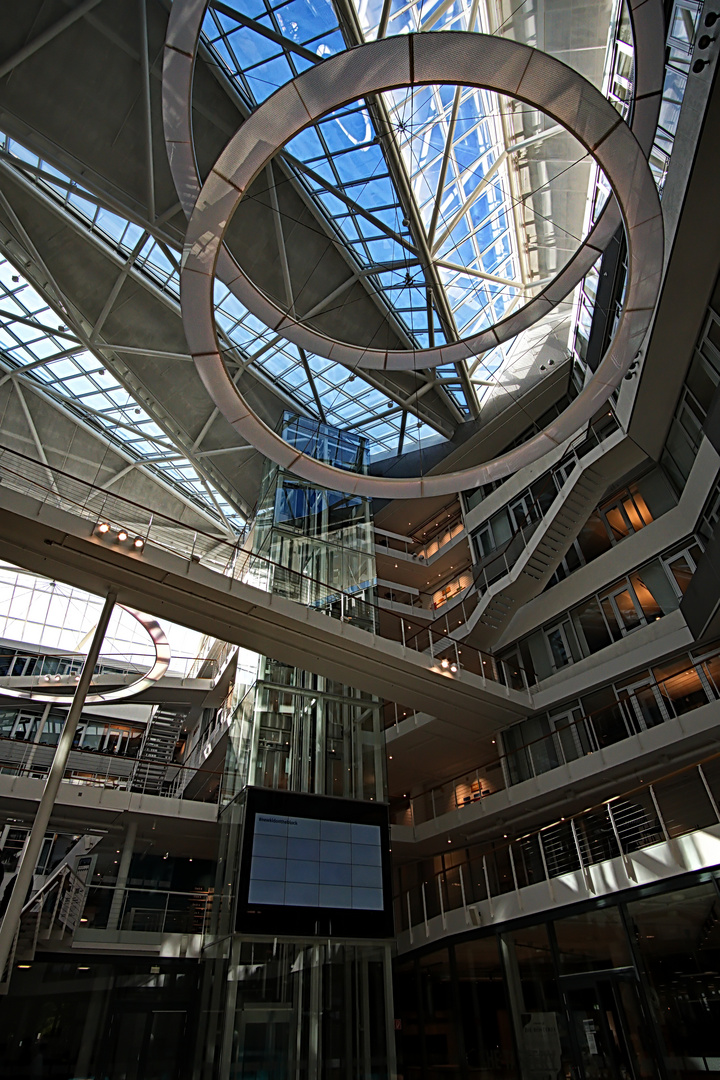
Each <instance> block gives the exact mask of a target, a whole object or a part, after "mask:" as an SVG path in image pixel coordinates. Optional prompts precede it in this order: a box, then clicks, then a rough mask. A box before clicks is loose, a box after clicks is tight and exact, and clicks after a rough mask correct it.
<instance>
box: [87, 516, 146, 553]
mask: <svg viewBox="0 0 720 1080" xmlns="http://www.w3.org/2000/svg"><path fill="white" fill-rule="evenodd" d="M97 531H98V532H99V533H100V535H101V536H106V535H107V534H108V533H109V532H110V531H111V528H110V523H109V522H108V521H101V522H99V524H98V526H97ZM129 536H130V534H129V532H128V531H127V529H122V528H120V529H118V530H117V533H116V534H115V539H116V540H117V542H118V544H124V543H125V541H126V540H127V539H128V538H129ZM132 546H133V547H134V548H137V550H138V551H142V549H143V548H144V547H145V541H144V540H143V538H142V536H136V537H135V539H134V540H133V542H132Z"/></svg>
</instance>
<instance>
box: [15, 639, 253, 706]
mask: <svg viewBox="0 0 720 1080" xmlns="http://www.w3.org/2000/svg"><path fill="white" fill-rule="evenodd" d="M230 648H232V646H230ZM84 662H85V657H84V655H83V654H82V653H65V654H58V653H42V652H29V651H24V650H20V649H12V650H7V648H4V649H0V679H34V678H45V679H47V678H48V677H52V678H58V679H60V678H62V677H63V676H74V675H79V674H80V671H81V669H82V666H83V663H84ZM154 662H155V653H154V652H149V651H148V652H147V653H142V652H140V651H138V650H133V652H131V653H112V654H110V655H106V656H102V655H101V656H100V659H99V660H98V662H97V664H96V665H95V671H94V675H96V676H101V675H102V676H105V677H106V679H107V677H108V676H113V675H117V676H119V677H124V676H126V675H138V674H139V673H141V672H144V671H147V670H148V668H151V667H152V665H153V663H154ZM219 664H220V661H219V660H217V659H215V658H213V657H209V658H208V657H197V656H178V655H176V654H173V655H172V656H171V659H170V666H169V668H168V671H167V675H168V676H169V677H170V678H172V677H175V678H183V679H187V678H200V677H202V678H203V679H213V678H214V677H215V675H216V673H217V671H218V667H219ZM200 670H202V671H203V674H202V676H199V675H193V674H192V672H193V671H196V672H199V671H200ZM7 685H9V686H11V685H13V684H12V683H8V684H7ZM43 691H45V687H43ZM0 695H1V691H0ZM58 700H59V701H62V699H61V698H59V699H58Z"/></svg>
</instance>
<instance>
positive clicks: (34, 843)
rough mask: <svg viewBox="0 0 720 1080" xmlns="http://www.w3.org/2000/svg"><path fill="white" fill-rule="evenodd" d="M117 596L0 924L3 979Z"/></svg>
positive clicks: (100, 630) (108, 607) (111, 598)
mask: <svg viewBox="0 0 720 1080" xmlns="http://www.w3.org/2000/svg"><path fill="white" fill-rule="evenodd" d="M116 599H117V594H116V593H114V592H109V593H108V595H107V597H106V599H105V603H104V605H103V609H102V612H101V614H100V619H99V620H98V624H97V626H96V628H95V633H94V634H93V639H92V641H91V643H90V648H89V649H88V654H87V656H86V658H85V663H84V665H83V669H82V672H81V673H80V679H79V681H78V684H77V687H76V689H75V694H74V696H73V700H72V704H71V706H70V709H69V711H68V714H67V719H66V721H65V726H64V727H63V729H62V733H61V735H60V739H59V740H58V744H57V747H56V748H55V756H54V757H53V761H52V765H51V766H50V771H49V773H48V776H47V780H46V781H45V787H44V789H43V793H42V796H41V798H40V805H39V806H38V808H37V813H36V814H35V820H34V822H33V825H32V828H31V830H30V836H29V839H28V842H27V845H26V847H25V850H24V852H23V855H22V859H21V861H20V865H19V867H18V873H17V877H16V878H15V885H14V888H13V891H12V895H11V897H10V902H9V903H8V906H7V909H6V911H5V917H4V918H3V921H2V924H1V925H0V980H1V979H2V974H3V972H4V971H5V965H6V964H7V962H8V957H9V956H10V953H11V951H12V947H13V941H14V940H15V934H16V932H17V928H18V925H19V923H20V915H21V913H22V909H23V907H24V905H25V897H26V896H27V894H28V890H29V889H30V886H31V885H32V879H33V874H34V873H35V867H36V866H37V861H38V858H39V857H40V851H41V849H42V844H43V840H44V839H45V833H46V832H47V827H48V823H49V821H50V815H51V814H52V812H53V808H54V806H55V800H56V799H57V793H58V791H59V789H60V783H61V781H62V778H63V776H64V774H65V768H66V766H67V762H68V757H69V756H70V751H71V749H72V744H73V739H74V738H75V732H76V731H77V726H78V721H79V720H80V715H81V713H82V710H83V706H84V704H85V698H86V697H87V693H88V690H89V689H90V683H91V681H92V677H93V674H94V672H95V665H96V664H97V661H98V656H99V655H100V648H101V646H102V643H103V640H104V638H105V633H106V631H107V628H108V624H109V622H110V616H111V615H112V610H113V608H114V606H115V601H116Z"/></svg>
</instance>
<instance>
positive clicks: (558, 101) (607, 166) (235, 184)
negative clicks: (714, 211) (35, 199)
mask: <svg viewBox="0 0 720 1080" xmlns="http://www.w3.org/2000/svg"><path fill="white" fill-rule="evenodd" d="M433 83H456V84H461V85H468V86H477V87H480V88H484V89H488V90H495V91H497V92H498V93H502V94H508V95H510V96H512V97H516V98H519V99H520V100H522V101H525V102H527V103H528V104H529V105H531V106H533V107H536V108H539V109H541V110H542V111H543V112H545V113H547V114H548V115H550V116H552V117H553V118H554V119H555V120H557V121H558V122H559V123H560V124H562V125H563V126H564V127H566V128H567V129H568V130H569V131H570V132H571V133H572V134H573V135H574V136H575V137H576V139H578V141H579V142H580V143H581V144H582V145H583V146H585V148H586V149H587V150H588V151H589V152H590V153H591V154H592V156H593V157H594V158H595V160H596V161H597V162H598V164H599V165H600V167H601V168H602V169H603V170H604V172H605V175H606V177H607V179H608V182H609V184H610V186H611V187H612V189H613V191H614V193H615V196H616V198H617V201H618V204H619V206H620V210H621V213H622V216H623V220H624V224H625V232H626V236H627V246H628V273H627V281H626V289H625V302H624V305H623V310H622V313H621V316H620V319H619V321H618V324H617V327H616V331H615V336H614V338H613V341H612V342H611V344H610V347H609V349H608V351H607V352H606V354H605V356H604V357H603V359H602V362H601V363H600V365H599V367H598V369H597V371H596V372H595V374H594V375H593V377H592V379H591V380H590V382H589V383H588V384H587V386H586V387H585V388H584V389H583V390H582V392H581V393H580V394H579V395H578V397H577V398H575V400H574V401H573V402H572V403H571V404H570V405H569V406H568V408H567V409H566V410H565V411H564V412H563V413H562V414H561V415H560V416H559V417H558V418H557V419H556V420H554V421H553V422H552V423H551V424H549V425H548V426H547V427H546V428H545V430H544V431H542V432H540V433H539V434H537V435H535V436H533V437H532V438H531V439H529V440H528V441H527V442H525V443H522V444H521V445H520V446H518V447H516V448H515V449H514V450H511V451H510V452H509V453H507V454H504V455H502V456H501V457H499V458H495V459H494V460H493V461H490V462H485V463H484V464H482V465H476V466H474V467H472V468H469V469H464V470H462V471H460V472H453V473H443V474H435V475H431V476H426V477H412V478H408V479H386V478H384V477H378V476H366V475H363V474H359V473H348V472H345V471H344V470H342V469H337V468H335V467H333V466H330V465H326V464H324V463H322V462H320V461H317V460H316V459H315V458H312V457H309V456H308V455H306V454H303V453H301V452H299V451H298V450H297V449H296V448H294V447H292V446H290V445H289V444H288V443H286V442H285V441H284V440H283V439H281V438H280V436H279V435H277V434H276V433H275V432H274V431H272V430H271V429H270V428H269V427H268V426H267V425H266V424H265V423H264V422H263V421H262V420H261V419H260V418H259V417H258V416H257V415H256V414H255V413H254V412H253V411H252V409H251V407H250V406H249V404H248V403H247V402H246V401H245V399H244V398H243V397H242V396H241V394H240V393H239V392H238V390H237V387H236V386H235V384H234V383H233V381H232V380H231V378H230V377H229V375H228V372H227V370H226V368H225V365H224V363H223V360H222V356H221V354H220V349H219V345H218V341H217V336H216V332H215V322H214V317H213V282H214V278H215V271H216V264H217V260H218V256H219V253H220V251H221V250H222V244H223V239H224V235H225V232H226V230H227V228H228V225H229V222H230V219H231V217H232V214H233V212H234V211H235V209H236V208H237V206H238V204H239V202H240V200H241V199H242V197H243V194H244V193H245V192H246V191H247V189H248V187H249V186H250V184H251V183H252V181H253V180H254V178H255V177H256V176H257V175H258V173H259V172H260V171H261V170H262V169H263V168H264V167H265V166H266V165H267V163H268V162H269V161H270V160H271V159H272V157H273V156H274V154H275V153H276V152H277V150H278V149H279V148H280V147H281V146H283V145H284V143H285V142H287V140H288V139H291V138H292V137H293V136H294V135H296V134H297V133H298V132H299V131H302V129H303V128H305V127H307V126H308V125H310V124H312V123H314V122H315V121H316V120H317V119H318V118H319V117H320V116H322V115H323V114H325V113H327V112H329V111H330V110H332V109H335V108H338V107H339V106H341V105H344V104H346V103H347V102H350V101H353V100H355V99H356V98H358V97H365V96H366V95H368V94H373V93H378V92H380V91H382V90H388V89H394V88H397V87H401V86H408V85H409V86H417V85H428V84H433ZM662 259H663V223H662V214H661V210H660V200H659V198H658V193H657V189H656V187H655V182H654V180H653V177H652V174H651V172H650V169H649V167H648V164H647V161H646V160H645V158H644V156H643V152H642V150H641V148H640V146H639V144H638V142H637V140H636V139H635V137H634V136H633V134H632V132H631V131H630V129H629V128H628V126H627V124H625V122H624V121H623V120H622V119H621V118H620V117H619V116H618V113H617V112H616V111H615V109H614V108H613V106H612V105H611V104H610V103H609V102H608V101H607V100H606V99H605V98H604V97H603V96H602V94H601V93H600V92H599V91H598V90H596V89H595V87H594V86H592V85H591V84H590V83H589V82H587V81H586V80H585V79H583V78H582V77H581V76H580V75H578V74H576V73H575V72H574V71H572V70H571V69H570V68H568V67H566V65H565V64H562V63H560V61H558V60H555V59H553V58H552V57H550V56H547V55H546V54H545V53H541V52H538V51H537V50H536V49H531V48H529V47H528V46H527V45H521V44H519V43H518V42H514V41H509V40H505V39H503V38H495V37H488V36H485V35H483V34H468V33H454V32H446V31H443V32H442V33H435V34H433V33H429V34H411V35H407V36H402V37H395V38H385V39H382V40H380V41H374V42H371V43H370V44H368V45H361V46H359V47H358V48H355V49H349V50H348V51H347V52H344V53H340V54H338V55H336V56H333V57H331V58H329V59H328V60H326V61H325V62H324V63H322V64H319V65H318V66H317V67H315V68H310V69H309V70H308V71H305V72H304V73H303V74H302V75H299V76H298V77H297V78H295V79H293V80H292V81H291V82H288V83H286V84H285V85H284V86H283V87H281V88H280V89H279V90H277V91H276V92H275V93H274V94H273V95H272V96H271V97H269V98H268V99H267V100H266V101H265V102H264V104H263V105H261V106H260V107H259V108H258V109H257V110H256V111H255V112H254V113H253V114H252V115H251V116H250V117H249V118H248V119H247V120H246V121H245V123H244V124H243V125H242V127H241V128H240V129H239V131H238V132H237V133H236V134H235V135H234V136H233V138H232V139H231V140H230V142H229V143H228V145H227V147H226V148H225V150H224V151H223V152H222V154H221V155H220V157H219V158H218V160H217V162H216V163H215V165H214V166H213V169H212V171H211V172H210V175H209V176H208V178H207V180H206V181H205V184H204V185H203V188H202V191H201V192H200V195H199V196H198V200H197V203H196V206H195V210H194V211H193V214H192V217H191V219H190V222H189V225H188V231H187V236H186V240H185V248H184V252H183V266H182V272H181V276H180V295H181V304H182V315H183V323H184V327H185V334H186V337H187V340H188V345H189V348H190V352H191V354H192V356H193V359H194V361H195V364H196V367H197V369H198V372H199V374H200V376H201V378H202V380H203V382H204V384H205V386H206V388H207V390H208V391H209V393H210V396H211V397H212V399H213V401H214V402H215V404H216V405H217V407H218V408H219V409H220V411H221V412H222V413H223V415H224V416H225V418H226V419H227V420H228V421H229V423H230V424H232V426H233V427H234V428H235V429H236V430H237V431H238V432H239V433H240V434H241V435H242V436H243V437H244V438H245V439H247V440H248V441H249V442H251V443H252V444H253V445H254V446H255V447H256V448H257V449H258V450H260V451H261V452H262V453H263V454H265V455H266V456H267V457H269V458H270V459H271V460H273V461H275V462H276V463H277V464H279V465H281V466H283V467H284V468H286V469H288V470H289V471H290V472H292V473H294V474H295V475H297V476H301V477H302V478H303V479H305V480H308V481H309V482H311V483H315V484H319V485H321V486H323V487H327V488H330V489H337V490H340V491H346V492H350V493H357V494H362V495H369V496H379V497H382V498H400V499H405V498H407V499H414V498H422V497H423V496H431V495H447V494H450V493H454V492H457V491H459V490H463V489H468V488H473V487H475V486H477V485H478V484H484V483H487V482H488V481H490V480H495V479H498V478H499V477H503V476H507V475H508V474H509V473H511V472H514V471H516V470H517V469H520V468H522V467H523V466H525V465H528V464H530V463H531V462H533V461H536V460H537V459H538V458H540V457H542V455H543V454H544V453H546V452H547V451H548V450H550V449H552V448H553V447H555V446H557V445H558V444H560V443H562V442H564V441H565V440H566V439H567V438H569V437H570V436H572V435H573V434H574V433H575V432H576V431H578V430H579V429H580V427H581V426H582V425H583V424H584V423H586V422H587V421H588V420H590V418H591V417H592V416H593V414H594V413H595V412H596V411H597V410H598V408H600V406H601V405H603V404H604V403H605V401H607V399H608V397H609V396H610V394H611V393H612V391H613V390H614V389H615V387H616V386H617V385H618V384H619V382H620V380H621V379H622V377H623V375H624V374H625V372H626V371H627V369H628V367H629V365H630V363H631V362H632V359H633V357H634V356H635V355H636V353H637V351H638V349H639V348H640V345H641V344H642V341H643V338H644V336H645V333H646V331H647V328H648V326H649V323H650V319H651V316H652V312H653V308H654V306H655V302H656V300H657V296H658V291H659V288H660V275H661V268H662ZM563 296H564V284H563V282H562V275H561V277H560V278H559V279H556V281H555V282H553V284H552V285H550V286H549V287H548V288H547V289H546V290H545V293H544V302H545V304H546V306H547V310H548V311H550V310H552V308H553V306H554V305H555V304H556V303H558V301H559V300H561V299H562V298H563ZM266 303H267V302H266ZM273 310H274V309H273V308H272V306H271V305H269V304H267V309H266V314H267V316H268V322H269V323H271V324H272V319H273V315H272V312H273ZM512 321H513V320H512V319H511V320H510V322H512ZM277 329H278V331H279V332H280V333H283V326H282V322H281V323H280V325H278V326H277Z"/></svg>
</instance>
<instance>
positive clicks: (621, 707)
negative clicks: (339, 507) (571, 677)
mask: <svg viewBox="0 0 720 1080" xmlns="http://www.w3.org/2000/svg"><path fill="white" fill-rule="evenodd" d="M689 659H690V662H689V663H688V664H686V665H685V666H683V667H681V668H679V669H678V670H677V671H676V672H674V673H673V674H672V675H670V676H668V677H667V678H666V679H662V680H656V679H655V678H654V676H653V675H652V672H651V671H645V672H640V673H638V674H637V675H636V676H634V678H633V680H632V682H633V685H632V686H631V687H629V688H628V687H626V686H624V685H622V684H611V688H612V689H613V690H614V691H615V694H616V697H617V701H615V702H613V703H611V704H610V705H607V706H604V707H603V708H600V709H596V710H594V711H592V712H589V713H584V714H583V715H582V716H580V717H577V718H576V719H574V720H572V721H569V722H566V723H557V722H556V723H555V728H554V730H553V731H551V732H549V733H548V734H545V735H542V736H539V737H538V738H536V739H530V740H528V741H525V742H522V743H519V744H518V745H517V746H513V747H512V748H510V747H509V746H506V747H505V748H504V749H500V748H499V749H498V751H497V753H496V754H494V755H493V756H492V757H490V758H488V759H486V760H485V761H483V762H481V763H480V764H478V765H477V766H476V767H475V768H474V769H469V770H466V771H465V772H463V773H461V774H460V775H458V776H456V777H454V778H453V779H451V780H447V781H445V782H444V783H442V784H438V785H436V786H434V787H432V788H430V789H429V790H428V791H425V792H422V793H421V794H420V795H417V796H414V797H413V798H410V799H409V800H408V802H407V804H406V806H405V807H404V808H403V809H401V810H396V811H394V812H393V821H394V823H395V824H398V825H400V824H401V825H421V824H423V822H426V821H432V820H434V819H437V818H440V817H442V816H443V815H445V814H448V813H452V812H453V811H455V810H459V809H461V808H462V807H465V806H469V805H472V804H473V803H475V802H478V801H479V800H481V799H483V798H484V797H486V796H488V795H492V794H493V793H494V792H496V791H502V790H505V789H507V788H508V787H512V786H513V785H514V784H518V783H521V782H522V781H524V780H529V779H532V778H534V777H537V776H540V775H542V774H543V773H546V772H548V771H550V770H551V769H555V768H558V767H559V766H561V765H566V764H568V763H569V762H571V761H575V760H577V759H578V758H582V757H585V756H587V755H590V754H594V753H596V752H598V751H601V750H603V749H604V748H605V747H607V746H612V745H613V744H614V743H617V742H621V741H622V740H623V739H627V738H630V737H631V736H632V735H637V734H638V733H639V732H641V731H643V730H647V729H648V728H651V727H656V726H657V725H658V724H662V723H664V722H665V721H666V720H671V719H675V718H677V717H678V716H682V715H684V714H685V713H688V712H691V711H693V710H695V709H698V708H700V707H701V706H703V705H707V704H708V703H709V702H711V701H717V700H720V646H719V647H718V648H716V649H715V650H714V651H710V652H709V653H707V654H706V655H704V656H703V657H702V658H700V659H693V658H692V657H690V658H689ZM641 682H644V684H643V685H638V684H639V683H641ZM570 711H571V707H570V706H568V712H570ZM575 711H579V708H578V707H576V709H575ZM508 730H510V731H512V728H510V729H508ZM505 738H507V736H505Z"/></svg>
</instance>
